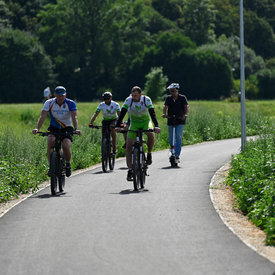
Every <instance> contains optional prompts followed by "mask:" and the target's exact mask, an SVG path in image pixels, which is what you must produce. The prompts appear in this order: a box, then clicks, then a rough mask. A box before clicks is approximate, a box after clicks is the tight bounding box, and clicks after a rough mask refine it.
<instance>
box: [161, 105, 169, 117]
mask: <svg viewBox="0 0 275 275" xmlns="http://www.w3.org/2000/svg"><path fill="white" fill-rule="evenodd" d="M167 109H168V106H167V105H163V108H162V117H167Z"/></svg>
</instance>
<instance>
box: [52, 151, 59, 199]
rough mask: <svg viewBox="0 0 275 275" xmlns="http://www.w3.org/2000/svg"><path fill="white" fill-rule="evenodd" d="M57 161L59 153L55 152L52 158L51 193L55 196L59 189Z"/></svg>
mask: <svg viewBox="0 0 275 275" xmlns="http://www.w3.org/2000/svg"><path fill="white" fill-rule="evenodd" d="M57 161H58V160H57V153H56V151H53V152H52V153H51V157H50V173H51V193H52V195H53V196H54V195H55V194H56V189H57V176H56V170H57Z"/></svg>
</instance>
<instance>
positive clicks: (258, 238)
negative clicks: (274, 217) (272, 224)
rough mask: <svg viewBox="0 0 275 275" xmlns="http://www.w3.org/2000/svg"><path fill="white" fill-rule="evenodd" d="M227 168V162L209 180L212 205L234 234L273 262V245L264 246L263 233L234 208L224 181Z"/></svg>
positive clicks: (274, 252) (274, 254) (274, 255)
mask: <svg viewBox="0 0 275 275" xmlns="http://www.w3.org/2000/svg"><path fill="white" fill-rule="evenodd" d="M229 170H230V164H229V163H227V164H226V165H224V166H223V167H221V168H220V169H219V170H218V171H217V172H216V173H215V175H214V176H213V178H212V180H211V183H210V189H209V192H210V196H211V200H212V203H213V206H214V208H215V209H216V211H217V213H218V214H219V216H220V218H221V219H222V220H223V222H224V223H225V224H226V226H227V227H228V228H229V229H230V230H231V231H232V232H233V233H234V234H235V235H236V236H238V237H239V238H240V239H241V240H242V241H243V242H244V243H245V244H246V245H248V246H249V247H250V248H251V249H253V250H255V251H256V252H257V253H259V254H260V255H262V256H264V257H266V258H267V259H268V260H270V261H271V262H273V263H275V247H271V246H266V245H265V238H266V235H265V233H264V232H263V231H262V230H260V229H259V228H258V227H256V226H255V225H254V224H253V223H251V222H250V221H249V220H248V218H247V217H246V216H244V215H243V214H242V212H241V211H240V210H238V209H237V208H236V202H235V200H234V195H233V193H232V189H231V188H230V187H229V186H227V185H226V184H225V183H224V181H225V179H226V176H227V175H228V171H229Z"/></svg>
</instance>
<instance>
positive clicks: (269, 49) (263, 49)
mask: <svg viewBox="0 0 275 275" xmlns="http://www.w3.org/2000/svg"><path fill="white" fill-rule="evenodd" d="M244 31H245V36H244V39H245V44H246V45H247V46H248V47H249V48H252V49H253V50H254V51H255V52H256V53H257V54H258V55H261V56H262V57H264V58H270V57H274V56H275V37H274V33H273V30H272V27H271V26H270V25H269V24H268V22H267V21H265V20H264V19H261V18H259V17H258V16H257V15H256V14H255V13H253V12H246V13H245V14H244Z"/></svg>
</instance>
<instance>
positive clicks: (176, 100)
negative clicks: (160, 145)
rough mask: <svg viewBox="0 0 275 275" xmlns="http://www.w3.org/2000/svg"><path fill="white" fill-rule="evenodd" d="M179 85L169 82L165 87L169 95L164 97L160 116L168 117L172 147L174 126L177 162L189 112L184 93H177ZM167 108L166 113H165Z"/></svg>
mask: <svg viewBox="0 0 275 275" xmlns="http://www.w3.org/2000/svg"><path fill="white" fill-rule="evenodd" d="M179 88H180V85H179V84H178V83H172V84H170V85H169V86H168V87H167V89H168V90H169V92H170V95H168V96H167V97H166V100H165V102H164V105H163V115H162V117H164V118H168V119H167V124H168V133H169V143H170V146H171V147H172V140H173V127H175V156H176V161H177V162H179V156H180V153H181V145H182V135H183V128H184V124H185V121H186V118H187V116H188V112H189V104H188V101H187V98H186V96H185V95H182V94H179ZM167 110H168V114H167Z"/></svg>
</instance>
